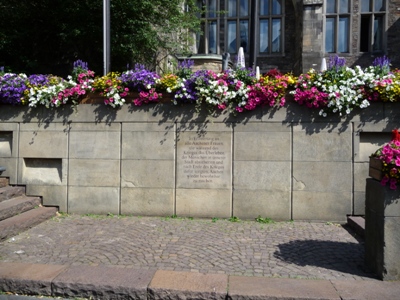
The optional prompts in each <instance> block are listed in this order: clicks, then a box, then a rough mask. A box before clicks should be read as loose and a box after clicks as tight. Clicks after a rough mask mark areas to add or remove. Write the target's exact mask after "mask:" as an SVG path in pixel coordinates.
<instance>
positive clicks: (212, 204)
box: [176, 189, 232, 218]
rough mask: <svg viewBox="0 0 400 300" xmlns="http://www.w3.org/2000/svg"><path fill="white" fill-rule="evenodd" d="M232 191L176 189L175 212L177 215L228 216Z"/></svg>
mask: <svg viewBox="0 0 400 300" xmlns="http://www.w3.org/2000/svg"><path fill="white" fill-rule="evenodd" d="M231 213H232V191H231V190H218V189H177V190H176V214H177V215H178V216H179V217H196V218H210V217H211V218H213V217H217V218H229V217H231Z"/></svg>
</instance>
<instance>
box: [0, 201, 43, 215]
mask: <svg viewBox="0 0 400 300" xmlns="http://www.w3.org/2000/svg"><path fill="white" fill-rule="evenodd" d="M40 204H41V199H40V198H39V197H27V196H25V195H23V196H20V197H17V198H12V199H9V200H5V201H3V202H0V221H2V220H5V219H7V218H11V217H13V216H16V215H18V214H20V213H23V212H26V211H28V210H31V209H34V208H35V207H38V206H39V205H40Z"/></svg>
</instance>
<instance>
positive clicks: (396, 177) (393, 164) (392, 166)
mask: <svg viewBox="0 0 400 300" xmlns="http://www.w3.org/2000/svg"><path fill="white" fill-rule="evenodd" d="M371 157H374V158H376V159H379V160H381V161H382V175H383V176H382V180H381V184H382V185H387V184H389V187H390V189H392V190H396V189H397V184H399V183H400V133H399V131H398V130H397V129H395V130H393V131H392V140H391V141H390V142H389V143H387V144H385V145H384V146H383V147H381V148H379V149H378V150H377V151H376V152H375V153H374V154H372V155H371Z"/></svg>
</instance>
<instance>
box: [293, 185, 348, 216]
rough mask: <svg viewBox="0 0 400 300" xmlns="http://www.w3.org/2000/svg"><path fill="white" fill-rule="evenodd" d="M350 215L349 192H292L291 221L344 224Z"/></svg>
mask: <svg viewBox="0 0 400 300" xmlns="http://www.w3.org/2000/svg"><path fill="white" fill-rule="evenodd" d="M350 214H351V192H350V191H349V192H348V193H339V192H338V193H334V192H332V193H323V192H308V191H294V192H293V220H307V221H334V222H339V223H346V221H347V219H346V218H347V215H350Z"/></svg>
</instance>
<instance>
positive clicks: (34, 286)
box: [0, 262, 66, 296]
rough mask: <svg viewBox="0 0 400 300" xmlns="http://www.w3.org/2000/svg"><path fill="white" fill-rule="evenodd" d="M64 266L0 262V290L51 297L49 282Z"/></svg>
mask: <svg viewBox="0 0 400 300" xmlns="http://www.w3.org/2000/svg"><path fill="white" fill-rule="evenodd" d="M65 269H66V266H61V265H42V264H28V263H8V262H0V290H1V291H3V292H7V291H10V292H13V293H21V294H35V295H47V296H50V295H51V282H52V281H53V279H54V278H55V277H56V276H58V275H59V274H60V273H61V272H63V271H64V270H65Z"/></svg>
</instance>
